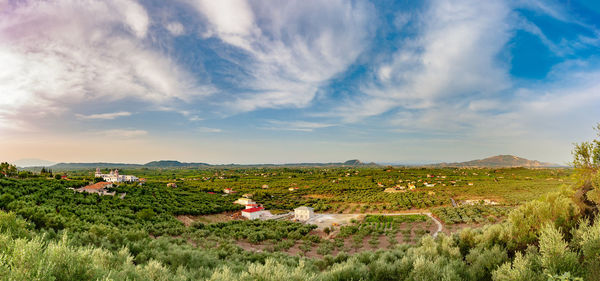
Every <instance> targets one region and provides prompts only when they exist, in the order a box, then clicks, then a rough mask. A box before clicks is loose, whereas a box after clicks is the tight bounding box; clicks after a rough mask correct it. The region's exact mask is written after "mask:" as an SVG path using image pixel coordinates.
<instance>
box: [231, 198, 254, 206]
mask: <svg viewBox="0 0 600 281" xmlns="http://www.w3.org/2000/svg"><path fill="white" fill-rule="evenodd" d="M233 203H235V204H240V205H244V206H246V205H248V204H255V202H254V201H252V199H250V198H239V199H238V200H235V201H234V202H233Z"/></svg>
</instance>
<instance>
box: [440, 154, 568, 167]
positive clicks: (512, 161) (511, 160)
mask: <svg viewBox="0 0 600 281" xmlns="http://www.w3.org/2000/svg"><path fill="white" fill-rule="evenodd" d="M432 166H434V167H487V168H501V167H525V168H548V167H559V166H561V165H558V164H553V163H545V162H540V161H537V160H529V159H525V158H521V157H517V156H513V155H497V156H492V157H488V158H485V159H479V160H471V161H466V162H458V163H440V164H434V165H432Z"/></svg>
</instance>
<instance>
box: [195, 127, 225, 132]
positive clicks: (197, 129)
mask: <svg viewBox="0 0 600 281" xmlns="http://www.w3.org/2000/svg"><path fill="white" fill-rule="evenodd" d="M195 130H196V131H197V132H200V133H221V132H223V130H222V129H219V128H210V127H197V128H196V129H195Z"/></svg>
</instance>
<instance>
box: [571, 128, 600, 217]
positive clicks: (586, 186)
mask: <svg viewBox="0 0 600 281" xmlns="http://www.w3.org/2000/svg"><path fill="white" fill-rule="evenodd" d="M595 130H596V131H597V132H598V135H597V138H596V139H595V140H592V141H587V142H582V143H577V144H575V148H574V149H573V163H572V164H573V167H574V168H575V171H576V173H577V177H578V183H577V184H576V193H575V202H576V203H577V205H579V207H580V208H581V210H582V211H583V212H584V214H586V215H589V216H592V217H593V216H595V215H596V214H597V213H598V206H599V205H600V173H599V169H600V123H598V125H596V127H595Z"/></svg>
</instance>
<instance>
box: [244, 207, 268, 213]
mask: <svg viewBox="0 0 600 281" xmlns="http://www.w3.org/2000/svg"><path fill="white" fill-rule="evenodd" d="M264 209H265V208H263V207H256V208H250V209H246V210H242V212H246V213H254V212H258V211H262V210H264Z"/></svg>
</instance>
